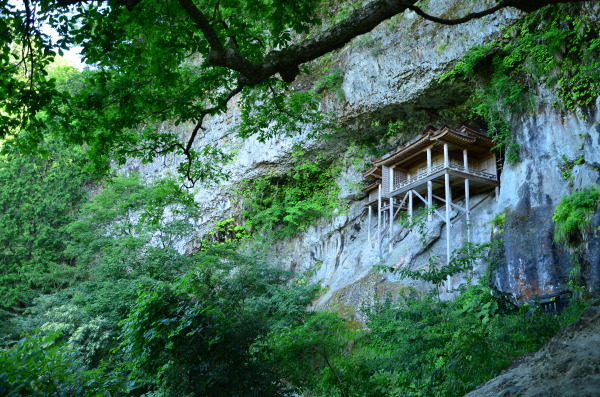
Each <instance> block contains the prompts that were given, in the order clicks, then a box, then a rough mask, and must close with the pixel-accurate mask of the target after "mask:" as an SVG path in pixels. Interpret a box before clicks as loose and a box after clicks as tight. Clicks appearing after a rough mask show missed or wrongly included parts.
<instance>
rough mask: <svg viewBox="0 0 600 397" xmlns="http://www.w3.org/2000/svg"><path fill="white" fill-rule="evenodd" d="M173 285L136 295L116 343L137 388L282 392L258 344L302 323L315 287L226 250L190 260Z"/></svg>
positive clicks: (220, 392)
mask: <svg viewBox="0 0 600 397" xmlns="http://www.w3.org/2000/svg"><path fill="white" fill-rule="evenodd" d="M194 262H195V264H196V267H195V268H194V269H192V270H191V271H190V272H188V273H187V274H186V275H185V276H184V277H182V278H181V280H180V281H178V282H176V283H174V284H165V283H158V284H155V285H153V286H151V287H150V288H146V289H144V290H143V291H141V292H140V294H139V297H138V299H137V302H136V303H135V305H134V306H133V307H132V309H131V312H130V313H129V315H128V317H127V319H126V320H125V321H124V329H123V334H122V338H121V341H122V342H121V346H120V350H121V351H122V352H123V354H124V355H125V356H124V360H125V363H126V367H127V368H128V369H129V370H130V371H132V372H131V375H130V378H131V379H132V380H133V381H135V382H137V385H138V387H146V388H148V389H150V390H158V391H161V392H163V393H164V394H165V395H169V396H188V395H202V396H235V395H240V396H241V395H244V396H270V395H280V393H282V392H283V390H285V387H284V385H283V384H282V382H281V379H279V378H278V377H277V376H276V372H275V370H274V368H273V366H271V365H269V362H268V361H266V360H264V359H262V355H261V354H260V350H261V349H260V344H257V343H256V342H257V341H258V340H259V338H261V337H262V336H264V335H266V334H267V333H268V332H269V330H271V329H280V328H283V327H285V325H286V324H289V323H290V322H292V321H293V320H294V319H296V318H297V317H299V316H301V315H302V313H303V312H304V310H305V307H306V305H307V304H308V303H309V302H310V300H311V299H312V298H313V296H314V292H315V288H314V287H309V286H295V287H288V286H286V285H285V283H286V281H287V280H289V277H290V275H289V274H286V273H285V272H283V271H281V270H277V269H274V268H272V267H269V266H266V265H265V264H263V263H259V262H256V261H254V260H252V259H250V258H247V257H244V256H240V255H238V254H235V253H233V252H230V251H223V250H206V251H201V252H199V253H197V254H196V256H195V258H194Z"/></svg>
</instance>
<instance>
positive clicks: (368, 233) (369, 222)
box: [367, 204, 373, 244]
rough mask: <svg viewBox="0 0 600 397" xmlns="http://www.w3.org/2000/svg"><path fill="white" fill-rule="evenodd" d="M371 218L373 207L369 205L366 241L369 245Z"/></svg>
mask: <svg viewBox="0 0 600 397" xmlns="http://www.w3.org/2000/svg"><path fill="white" fill-rule="evenodd" d="M372 217H373V207H372V206H371V205H370V204H369V219H368V220H367V241H368V242H369V244H371V218H372Z"/></svg>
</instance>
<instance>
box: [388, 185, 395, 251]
mask: <svg viewBox="0 0 600 397" xmlns="http://www.w3.org/2000/svg"><path fill="white" fill-rule="evenodd" d="M393 229H394V198H393V197H390V233H389V235H390V238H389V241H388V246H389V248H388V251H389V252H392V248H393V242H392V236H393V234H392V233H393Z"/></svg>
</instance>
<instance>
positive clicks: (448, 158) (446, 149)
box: [444, 143, 450, 168]
mask: <svg viewBox="0 0 600 397" xmlns="http://www.w3.org/2000/svg"><path fill="white" fill-rule="evenodd" d="M449 165H450V155H449V154H448V144H447V143H444V168H448V166H449Z"/></svg>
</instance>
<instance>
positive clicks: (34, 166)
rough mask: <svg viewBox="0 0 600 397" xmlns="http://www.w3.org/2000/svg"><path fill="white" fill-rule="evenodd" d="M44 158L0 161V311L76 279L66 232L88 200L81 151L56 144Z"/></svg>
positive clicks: (18, 156) (15, 155)
mask: <svg viewBox="0 0 600 397" xmlns="http://www.w3.org/2000/svg"><path fill="white" fill-rule="evenodd" d="M42 149H43V150H44V151H45V152H47V155H46V156H44V157H37V156H30V155H21V154H18V153H14V152H8V153H6V154H4V155H1V156H0V208H1V209H2V210H1V211H0V230H1V233H0V244H1V247H2V248H1V249H0V307H2V308H13V309H16V308H18V307H23V306H24V305H26V304H29V303H31V300H32V298H34V297H35V296H36V295H37V294H39V293H50V292H55V291H57V290H59V289H61V288H64V287H65V286H68V285H70V284H71V283H72V282H73V281H74V280H75V279H76V278H77V277H78V276H77V272H76V269H75V267H74V264H75V257H74V256H73V255H71V254H69V253H67V251H66V247H67V245H68V240H69V237H68V236H69V234H68V232H67V231H66V230H65V228H66V226H67V225H69V224H70V223H71V222H73V221H74V220H75V219H76V216H77V213H78V211H79V208H80V207H81V206H82V205H83V203H84V201H85V199H86V198H87V191H86V190H85V189H84V187H85V185H86V184H87V183H88V182H89V181H90V178H89V176H88V174H87V173H86V172H84V171H82V167H81V164H80V163H81V161H82V154H81V151H80V150H77V149H74V148H68V147H66V146H65V145H64V144H60V143H58V142H56V141H48V142H45V143H44V144H43V145H42Z"/></svg>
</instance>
